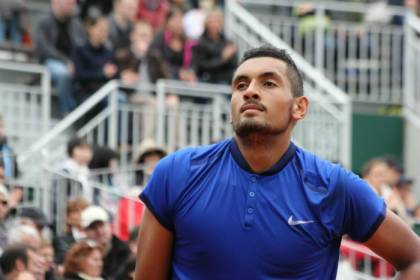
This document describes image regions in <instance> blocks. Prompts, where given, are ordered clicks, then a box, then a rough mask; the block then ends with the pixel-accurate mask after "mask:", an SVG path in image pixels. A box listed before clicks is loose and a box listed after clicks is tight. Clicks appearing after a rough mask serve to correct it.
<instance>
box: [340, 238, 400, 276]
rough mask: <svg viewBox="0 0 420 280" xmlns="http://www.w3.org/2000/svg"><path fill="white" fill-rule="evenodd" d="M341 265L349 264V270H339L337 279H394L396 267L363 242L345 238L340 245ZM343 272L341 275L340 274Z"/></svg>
mask: <svg viewBox="0 0 420 280" xmlns="http://www.w3.org/2000/svg"><path fill="white" fill-rule="evenodd" d="M340 257H341V261H342V263H341V265H342V264H343V263H346V264H348V266H349V267H348V269H347V270H342V271H340V265H339V270H338V275H337V279H340V278H341V277H340V276H343V277H344V276H345V277H347V278H346V279H348V278H349V277H351V278H350V279H360V280H373V279H394V274H395V269H394V268H393V266H392V265H391V264H389V263H388V262H387V261H385V260H384V259H382V258H381V257H379V256H378V255H376V254H375V253H374V252H372V251H371V250H370V249H369V248H367V247H366V246H364V245H363V244H360V243H356V242H354V241H351V240H347V239H343V240H342V241H341V247H340ZM340 272H341V275H340Z"/></svg>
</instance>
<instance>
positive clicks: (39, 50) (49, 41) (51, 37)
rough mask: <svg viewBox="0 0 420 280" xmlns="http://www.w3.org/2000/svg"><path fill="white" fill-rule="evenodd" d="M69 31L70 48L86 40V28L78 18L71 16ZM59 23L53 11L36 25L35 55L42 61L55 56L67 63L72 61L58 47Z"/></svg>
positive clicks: (68, 25)
mask: <svg viewBox="0 0 420 280" xmlns="http://www.w3.org/2000/svg"><path fill="white" fill-rule="evenodd" d="M67 31H68V33H69V36H70V48H73V47H75V46H77V45H82V44H83V43H84V42H85V41H86V35H85V30H84V28H83V24H82V23H81V21H80V20H79V19H78V18H76V17H73V18H70V19H69V22H68V24H67ZM58 33H59V24H58V22H57V19H56V18H55V17H54V15H53V14H52V12H51V13H49V14H47V15H46V16H45V17H44V18H43V19H41V21H40V22H39V23H38V25H37V27H36V31H35V32H34V36H35V56H36V57H37V58H38V59H39V61H40V62H41V63H44V62H45V61H46V60H47V59H49V58H53V59H58V60H61V61H63V62H65V63H67V62H69V61H70V56H69V55H66V54H64V53H63V52H61V51H60V50H58V49H57V47H56V41H57V38H58V36H59V34H58Z"/></svg>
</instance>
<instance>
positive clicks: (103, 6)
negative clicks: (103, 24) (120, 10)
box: [78, 0, 114, 20]
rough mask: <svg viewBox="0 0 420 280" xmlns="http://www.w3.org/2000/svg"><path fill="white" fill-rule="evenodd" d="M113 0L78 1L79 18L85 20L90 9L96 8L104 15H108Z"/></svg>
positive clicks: (111, 8)
mask: <svg viewBox="0 0 420 280" xmlns="http://www.w3.org/2000/svg"><path fill="white" fill-rule="evenodd" d="M113 2H114V0H79V1H78V3H79V7H80V8H79V10H80V17H81V18H82V20H84V19H85V18H86V15H87V12H88V11H89V8H90V7H97V8H99V10H100V11H101V12H102V13H103V14H104V15H109V14H110V13H111V12H112V10H113V6H114V5H113V4H114V3H113Z"/></svg>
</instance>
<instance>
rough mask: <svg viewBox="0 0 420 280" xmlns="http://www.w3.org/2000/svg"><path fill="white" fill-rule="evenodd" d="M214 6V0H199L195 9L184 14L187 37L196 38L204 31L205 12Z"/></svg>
mask: <svg viewBox="0 0 420 280" xmlns="http://www.w3.org/2000/svg"><path fill="white" fill-rule="evenodd" d="M214 8H215V4H214V0H200V1H199V2H198V4H197V6H196V8H195V9H192V10H190V11H188V12H187V13H186V14H185V16H184V30H185V34H186V36H187V37H188V38H190V39H192V40H198V39H199V38H200V36H201V35H202V34H203V32H204V22H205V20H206V16H207V12H208V11H211V10H212V9H214Z"/></svg>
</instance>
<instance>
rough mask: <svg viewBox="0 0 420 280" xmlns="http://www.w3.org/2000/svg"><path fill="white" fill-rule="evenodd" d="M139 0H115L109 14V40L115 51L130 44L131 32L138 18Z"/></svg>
mask: <svg viewBox="0 0 420 280" xmlns="http://www.w3.org/2000/svg"><path fill="white" fill-rule="evenodd" d="M137 5H138V0H115V4H114V11H113V13H112V14H111V15H110V16H109V41H110V43H111V45H112V48H113V50H114V51H116V50H118V49H121V48H126V47H127V46H129V45H130V33H131V30H132V28H133V23H134V21H135V19H136V11H137Z"/></svg>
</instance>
